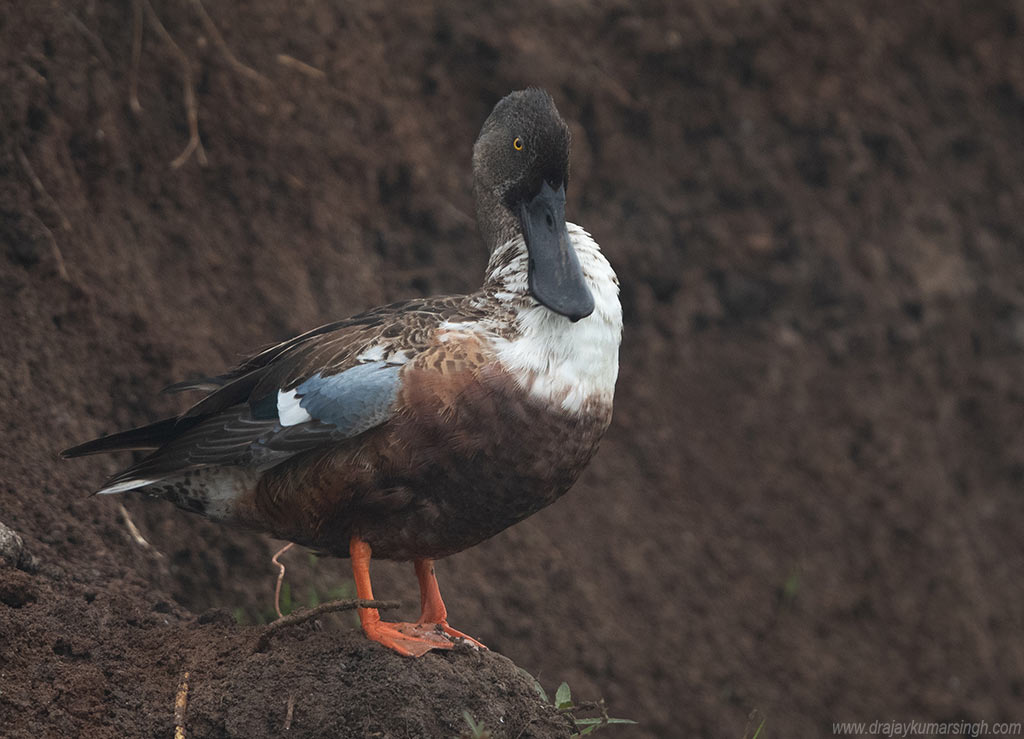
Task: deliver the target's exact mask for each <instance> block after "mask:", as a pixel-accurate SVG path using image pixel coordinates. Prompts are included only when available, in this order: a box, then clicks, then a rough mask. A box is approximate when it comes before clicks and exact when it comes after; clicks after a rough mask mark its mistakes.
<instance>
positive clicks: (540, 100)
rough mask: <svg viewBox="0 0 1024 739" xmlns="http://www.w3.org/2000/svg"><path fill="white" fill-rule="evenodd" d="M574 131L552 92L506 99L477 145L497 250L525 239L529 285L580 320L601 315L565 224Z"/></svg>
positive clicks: (482, 204) (484, 203) (481, 198)
mask: <svg viewBox="0 0 1024 739" xmlns="http://www.w3.org/2000/svg"><path fill="white" fill-rule="evenodd" d="M568 184H569V127H568V126H567V125H566V124H565V121H564V120H562V117H561V116H560V115H559V114H558V110H557V109H556V108H555V103H554V101H553V100H552V99H551V96H550V95H548V94H547V93H546V92H545V91H543V90H539V89H536V88H530V89H528V90H521V91H518V92H513V93H511V94H509V95H506V96H505V97H504V98H502V99H501V100H500V101H499V102H498V104H497V105H495V106H494V110H493V111H491V114H490V116H488V117H487V120H486V121H485V122H484V125H483V128H482V129H481V131H480V136H479V137H478V138H477V140H476V145H475V146H474V147H473V191H474V194H475V196H476V213H477V221H478V223H479V224H480V231H481V233H482V235H483V237H484V241H485V242H486V243H487V246H488V248H489V249H491V250H492V251H493V250H494V249H496V248H497V247H499V246H501V245H503V244H505V243H507V242H508V241H510V240H512V239H515V238H516V237H518V236H520V235H521V236H522V237H523V239H524V240H525V241H526V246H527V249H528V251H529V257H530V261H529V288H530V293H531V294H532V295H533V297H534V298H535V299H536V300H537V301H538V302H540V303H541V304H542V305H544V306H546V307H547V308H549V309H550V310H552V311H554V312H556V313H559V314H561V315H563V316H566V317H567V318H569V319H570V320H572V321H578V320H579V319H581V318H585V317H586V316H588V315H590V313H591V312H592V311H593V310H594V297H593V295H591V293H590V289H589V288H588V287H587V285H586V282H585V280H584V279H583V271H582V269H581V268H580V264H579V260H578V258H577V256H576V252H575V250H574V249H573V248H572V243H571V241H570V240H569V233H568V230H567V228H566V225H565V191H566V188H567V187H568Z"/></svg>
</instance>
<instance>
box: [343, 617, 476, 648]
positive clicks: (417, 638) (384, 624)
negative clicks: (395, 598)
mask: <svg viewBox="0 0 1024 739" xmlns="http://www.w3.org/2000/svg"><path fill="white" fill-rule="evenodd" d="M363 631H364V632H365V633H366V637H367V638H368V639H371V640H373V641H375V642H378V643H379V644H382V645H384V646H385V647H387V648H388V649H393V650H394V651H396V652H398V653H399V654H401V655H402V656H403V657H422V656H423V655H424V654H426V653H427V652H429V651H430V650H432V649H455V648H456V647H458V646H460V645H462V644H465V645H467V646H469V647H471V648H473V649H487V647H485V646H484V645H483V644H481V643H480V642H478V641H477V640H476V639H473V638H472V637H469V636H466V635H465V634H463V633H462V632H461V631H456V630H455V629H453V628H451V627H450V626H448V624H418V623H417V624H410V623H394V622H390V621H376V622H373V623H364V624H363Z"/></svg>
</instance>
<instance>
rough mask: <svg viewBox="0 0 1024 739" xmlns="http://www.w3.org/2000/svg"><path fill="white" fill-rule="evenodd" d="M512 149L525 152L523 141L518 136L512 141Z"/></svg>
mask: <svg viewBox="0 0 1024 739" xmlns="http://www.w3.org/2000/svg"><path fill="white" fill-rule="evenodd" d="M512 148H513V149H515V150H516V151H522V150H523V140H522V139H521V138H519V137H518V136H516V137H515V138H514V139H512Z"/></svg>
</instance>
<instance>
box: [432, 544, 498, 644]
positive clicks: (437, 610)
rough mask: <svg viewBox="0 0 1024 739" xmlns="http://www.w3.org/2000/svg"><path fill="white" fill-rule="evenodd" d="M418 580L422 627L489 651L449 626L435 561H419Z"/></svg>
mask: <svg viewBox="0 0 1024 739" xmlns="http://www.w3.org/2000/svg"><path fill="white" fill-rule="evenodd" d="M414 565H415V567H416V579H417V580H419V582H420V608H421V609H422V612H421V613H420V620H419V621H417V622H416V623H418V624H419V625H420V626H431V627H433V628H435V629H440V630H441V631H443V632H444V633H446V634H447V635H448V636H450V637H453V638H455V639H465V640H466V641H467V642H468V643H469V644H470V645H472V646H474V647H476V648H477V649H487V647H485V646H484V645H483V644H481V643H480V642H478V641H477V640H476V639H474V638H473V637H471V636H467V635H466V634H463V633H462V632H461V631H457V630H455V629H453V628H452V627H451V626H449V625H448V609H447V608H445V607H444V601H443V600H441V590H440V589H439V588H438V587H437V577H435V576H434V560H432V559H417V560H416V562H415V563H414Z"/></svg>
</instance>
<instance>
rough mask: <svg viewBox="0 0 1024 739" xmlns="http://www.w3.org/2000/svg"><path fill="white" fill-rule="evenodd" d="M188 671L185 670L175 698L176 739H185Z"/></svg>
mask: <svg viewBox="0 0 1024 739" xmlns="http://www.w3.org/2000/svg"><path fill="white" fill-rule="evenodd" d="M188 674H189V673H188V670H185V674H184V676H183V677H182V678H181V685H179V686H178V694H177V695H176V696H174V739H185V711H186V709H188Z"/></svg>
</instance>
